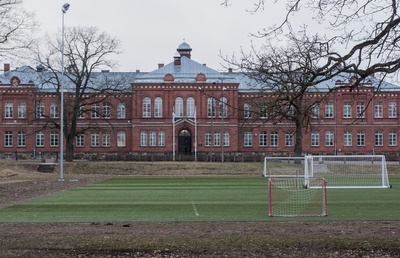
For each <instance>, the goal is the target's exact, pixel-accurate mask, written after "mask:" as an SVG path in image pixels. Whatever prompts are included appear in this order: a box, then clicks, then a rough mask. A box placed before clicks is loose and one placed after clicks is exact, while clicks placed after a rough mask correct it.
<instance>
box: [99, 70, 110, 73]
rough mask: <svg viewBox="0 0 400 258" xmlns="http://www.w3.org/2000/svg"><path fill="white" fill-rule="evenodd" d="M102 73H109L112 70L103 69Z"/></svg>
mask: <svg viewBox="0 0 400 258" xmlns="http://www.w3.org/2000/svg"><path fill="white" fill-rule="evenodd" d="M101 72H102V73H109V72H110V70H101Z"/></svg>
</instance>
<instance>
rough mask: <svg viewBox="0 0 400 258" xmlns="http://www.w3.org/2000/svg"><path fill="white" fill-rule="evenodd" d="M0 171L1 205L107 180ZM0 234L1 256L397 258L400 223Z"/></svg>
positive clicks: (28, 227) (135, 226)
mask: <svg viewBox="0 0 400 258" xmlns="http://www.w3.org/2000/svg"><path fill="white" fill-rule="evenodd" d="M189 166H190V165H189ZM0 169H1V166H0ZM1 171H2V172H0V201H1V203H0V208H4V207H7V206H10V205H14V204H16V203H20V202H23V201H26V200H30V199H34V198H37V197H40V196H44V195H48V194H51V193H54V192H57V191H63V190H66V189H70V188H74V187H78V186H82V185H86V184H89V183H93V182H96V181H100V180H103V179H105V178H106V177H108V176H107V175H105V174H102V173H100V174H95V173H88V172H85V173H84V174H79V173H76V172H71V174H68V173H67V175H66V178H65V180H64V182H59V181H58V175H57V174H56V173H54V174H46V175H45V174H43V173H38V172H35V170H34V166H32V167H30V166H23V167H21V166H16V165H13V166H11V167H10V168H6V169H4V168H3V169H2V170H1ZM0 237H1V239H0V257H400V221H382V222H376V221H345V222H331V221H330V222H290V223H287V222H226V223H215V222H212V223H203V222H199V223H197V222H196V223H174V222H168V223H142V222H140V223H136V222H132V223H112V222H110V223H34V224H28V223H23V224H15V223H0Z"/></svg>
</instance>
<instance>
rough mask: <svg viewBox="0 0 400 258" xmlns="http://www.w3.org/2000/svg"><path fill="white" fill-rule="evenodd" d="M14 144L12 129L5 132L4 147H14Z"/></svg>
mask: <svg viewBox="0 0 400 258" xmlns="http://www.w3.org/2000/svg"><path fill="white" fill-rule="evenodd" d="M12 146H13V133H12V131H5V132H4V147H12Z"/></svg>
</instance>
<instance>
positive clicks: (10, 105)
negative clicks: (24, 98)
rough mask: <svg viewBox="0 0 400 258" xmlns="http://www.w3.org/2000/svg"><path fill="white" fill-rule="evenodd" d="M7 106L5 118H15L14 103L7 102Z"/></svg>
mask: <svg viewBox="0 0 400 258" xmlns="http://www.w3.org/2000/svg"><path fill="white" fill-rule="evenodd" d="M4 106H5V114H4V117H5V118H13V103H12V102H6V103H5V104H4Z"/></svg>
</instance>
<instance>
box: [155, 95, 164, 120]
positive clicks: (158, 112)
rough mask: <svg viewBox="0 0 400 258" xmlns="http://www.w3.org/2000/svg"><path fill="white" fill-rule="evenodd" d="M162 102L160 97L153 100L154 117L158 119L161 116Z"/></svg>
mask: <svg viewBox="0 0 400 258" xmlns="http://www.w3.org/2000/svg"><path fill="white" fill-rule="evenodd" d="M162 114H163V100H162V98H161V97H156V98H155V99H154V117H157V118H160V117H162V116H163V115H162Z"/></svg>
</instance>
